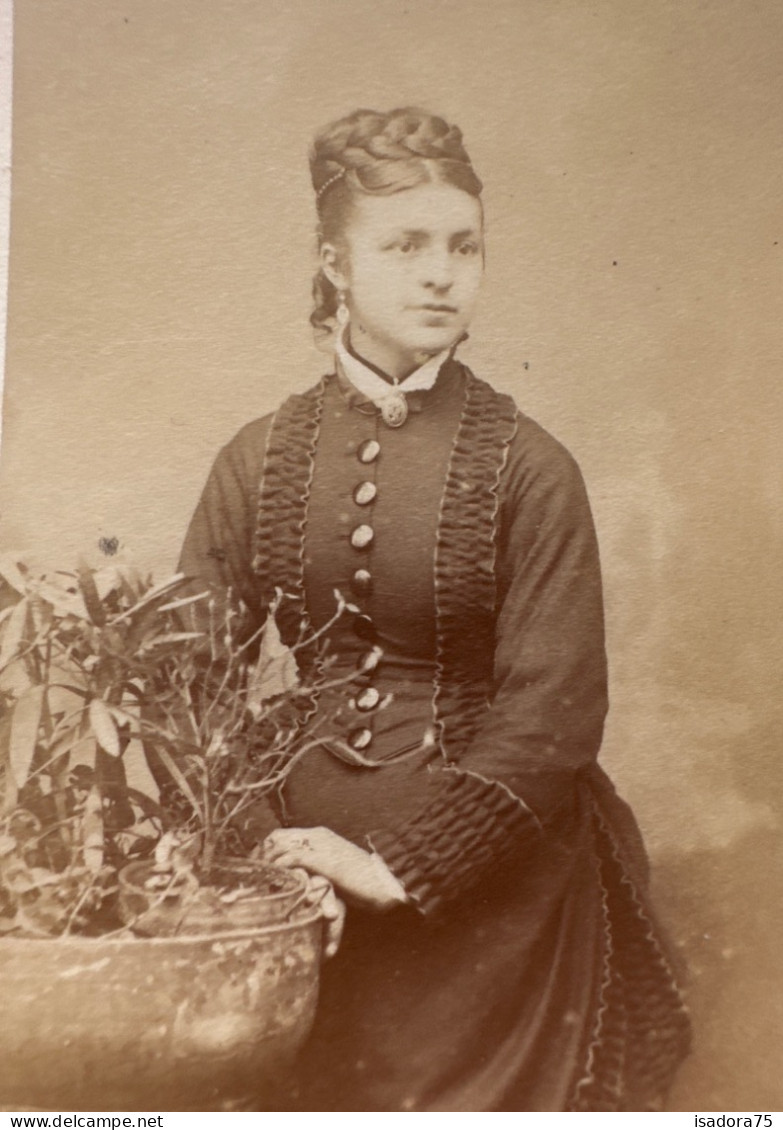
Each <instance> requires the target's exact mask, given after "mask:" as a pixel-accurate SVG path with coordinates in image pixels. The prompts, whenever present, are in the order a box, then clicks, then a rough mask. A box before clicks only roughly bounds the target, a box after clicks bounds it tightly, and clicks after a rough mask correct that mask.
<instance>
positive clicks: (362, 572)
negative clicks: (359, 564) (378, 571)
mask: <svg viewBox="0 0 783 1130" xmlns="http://www.w3.org/2000/svg"><path fill="white" fill-rule="evenodd" d="M351 588H352V589H353V591H354V592H355V593H356V595H357V596H369V595H370V593H371V592H372V573H371V572H370V570H369V569H357V570H356V572H355V573H354V575H353V576H352V577H351Z"/></svg>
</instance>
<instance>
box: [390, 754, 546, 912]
mask: <svg viewBox="0 0 783 1130" xmlns="http://www.w3.org/2000/svg"><path fill="white" fill-rule="evenodd" d="M431 778H432V779H431V780H430V781H428V782H427V788H426V794H427V797H426V800H425V803H424V804H423V806H422V807H421V808H420V809H419V811H418V812H417V813H416V815H414V816H413V817H412V818H411V819H410V820H408V821H407V823H405V824H403V825H402V826H401V827H399V828H393V829H392V828H384V829H382V830H380V831H377V832H374V833H372V834H371V835H370V837H369V840H370V845H371V849H372V851H373V852H377V854H378V855H380V856H381V857H382V858H383V861H384V863H385V864H386V865H387V867H388V868H389V870H390V871H391V872H392V873H393V874H394V875H395V876H396V877H397V878H398V879H399V881H400V882H401V883H402V885H403V887H404V888H405V891H406V892H407V895H408V898H409V900H410V901H411V902H412V903H413V904H414V905H415V906H416V907H417V908H418V909H419V910H420V911H421V912H422V913H423V914H426V915H429V914H432V913H433V912H434V911H437V910H439V909H440V907H441V906H442V905H443V904H444V903H447V902H450V901H452V900H453V899H455V898H458V897H459V896H460V895H461V894H463V893H465V892H467V891H468V890H469V889H470V888H471V887H472V886H474V885H475V884H476V883H477V882H478V881H480V879H481V877H482V875H483V873H484V872H485V870H486V869H487V868H488V867H489V866H490V865H493V864H494V865H496V864H497V863H498V862H500V861H502V860H503V859H504V858H506V857H507V856H509V855H511V854H513V853H514V852H515V851H516V850H518V849H519V847H520V845H521V843H522V842H523V840H524V839H525V838H527V837H529V836H531V835H537V834H538V831H539V829H540V825H539V823H538V820H537V819H536V817H535V816H534V815H533V813H532V812H531V811H530V809H529V808H528V807H527V805H525V803H524V802H523V801H522V800H520V799H519V797H516V796H514V794H513V793H511V792H510V791H509V790H508V789H507V788H505V787H504V786H503V785H501V784H499V783H498V782H497V781H487V780H485V779H484V778H483V777H478V776H475V775H473V774H472V773H467V772H462V771H461V770H458V769H457V770H451V769H449V770H441V771H439V772H436V773H432V774H431Z"/></svg>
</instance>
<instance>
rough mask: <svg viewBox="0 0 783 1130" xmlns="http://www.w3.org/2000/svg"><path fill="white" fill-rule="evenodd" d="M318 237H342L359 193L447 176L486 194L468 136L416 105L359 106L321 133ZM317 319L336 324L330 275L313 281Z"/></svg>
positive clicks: (320, 326) (315, 163)
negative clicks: (387, 109) (468, 148)
mask: <svg viewBox="0 0 783 1130" xmlns="http://www.w3.org/2000/svg"><path fill="white" fill-rule="evenodd" d="M310 176H311V179H312V183H313V188H314V189H315V193H316V209H317V212H318V235H319V239H320V240H321V241H324V240H330V241H333V242H339V240H340V238H341V236H342V234H343V232H344V229H345V224H346V221H347V218H348V214H349V210H350V205H351V199H352V196H353V194H359V193H367V194H370V195H375V196H387V195H390V194H392V193H394V192H401V191H402V190H403V189H406V188H413V187H414V186H415V185H417V184H423V183H426V182H428V181H440V182H442V183H445V184H452V185H454V186H455V187H456V188H460V189H463V190H464V191H465V192H468V193H470V195H471V196H479V195H480V193H481V189H482V184H481V181H480V180H479V178H478V176H477V175H476V173H475V171H474V169H473V166H472V165H471V163H470V158H469V157H468V154H467V151H466V149H465V146H464V145H463V142H462V133H461V131H460V130H459V129H458V127H457V126H455V125H450V124H449V123H448V122H446V121H444V119H443V118H439V117H437V116H436V115H434V114H429V113H427V111H426V110H421V109H418V108H416V107H414V106H407V107H403V108H401V109H398V110H391V111H390V112H389V113H385V114H384V113H379V112H378V111H376V110H356V111H354V113H352V114H349V115H348V116H347V117H345V118H340V119H339V120H338V121H336V122H332V123H331V124H330V125H328V126H326V127H325V128H324V129H323V130H321V131H320V132H319V133H318V134H317V136H316V138H315V141H314V143H313V147H312V149H311V151H310ZM313 301H314V309H313V312H312V314H311V315H310V321H311V323H312V325H313V326H314V328H315V330H316V332H317V334H318V335H319V336H324V335H327V334H330V333H331V331H332V329H333V328H334V316H335V312H336V309H337V292H336V290H335V287H334V286H333V285H332V283H331V282H330V281H329V279H328V278H327V277H326V275H325V274H324V273H323V271H320V270H319V271H318V273H317V274H316V276H315V278H314V280H313Z"/></svg>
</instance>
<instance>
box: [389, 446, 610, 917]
mask: <svg viewBox="0 0 783 1130" xmlns="http://www.w3.org/2000/svg"><path fill="white" fill-rule="evenodd" d="M501 488H502V491H501V509H500V520H499V531H498V545H497V550H498V553H497V566H496V574H497V581H498V596H499V601H498V616H497V621H496V634H495V655H494V695H493V699H492V702H491V705H490V708H489V709H488V710H487V712H486V713H485V715H484V718H483V721H482V723H481V724H480V726H479V728H478V731H477V732H476V733H475V734H474V736H473V738H472V739H471V742H470V744H469V746H468V748H467V750H466V751H465V752H464V753H463V754H462V755H461V756H460V757H459V760H458V761H457V762H456V763H453V764H447V763H446V762H445V761H444V762H442V763H441V764H440V765H439V766H437V767H430V769H429V771H427V772H426V774H425V775H424V777H423V781H422V790H421V796H420V806H419V807H418V808H417V809H416V810H414V811H409V812H407V813H405V814H404V815H403V818H402V820H401V822H400V824H399V825H398V826H396V827H395V828H384V829H381V830H379V831H378V832H376V833H374V834H373V835H372V836H371V837H370V840H371V845H372V847H373V849H374V850H375V851H377V852H378V853H379V854H380V855H381V856H382V857H383V859H384V860H385V862H386V864H387V866H388V867H389V868H390V869H391V870H392V871H393V872H394V874H395V875H396V876H397V878H398V879H399V880H400V881H401V882H402V884H403V885H404V886H405V889H406V891H407V893H408V895H409V897H410V899H411V900H412V901H413V902H414V903H415V904H416V905H417V906H418V908H419V909H420V910H421V911H422V912H424V913H425V914H426V913H430V912H432V911H435V910H437V909H438V908H439V907H440V906H441V905H442V904H444V903H446V902H449V901H451V900H452V899H454V898H457V897H459V896H460V895H461V894H462V893H463V892H465V891H466V890H467V889H469V888H470V887H472V886H473V885H474V884H476V883H477V882H479V881H480V880H481V877H482V875H483V873H484V872H485V869H486V868H488V867H489V866H491V865H493V864H494V865H497V864H498V862H502V860H503V859H504V858H505V857H506V856H507V855H511V854H514V855H518V854H519V853H520V851H524V850H525V849H526V847H529V848H531V849H532V848H533V847H534V845H535V843H536V841H538V840H540V839H541V837H548V836H552V835H554V834H555V833H556V828H557V826H558V824H559V822H560V821H562V820H564V819H567V815H566V814H567V812H568V811H570V810H571V809H572V808H573V806H574V804H575V799H576V782H577V777H578V775H579V773H580V771H581V770H583V769H584V768H585V767H586V766H588V765H590V764H591V763H592V762H593V761H594V760H595V758H596V755H597V752H598V748H599V745H600V741H601V735H602V729H603V721H604V716H605V713H606V705H607V700H606V657H605V649H604V628H603V606H602V597H601V580H600V568H599V561H598V550H597V544H596V538H595V531H594V527H593V521H592V517H591V514H590V507H589V503H588V500H587V495H586V492H585V488H584V483H583V481H582V477H581V474H580V472H579V469H578V467H577V465H576V463H575V462H574V460H573V459H572V458H571V456H570V455H569V454H568V453H567V452H566V451H565V449H564V448H562V447H561V446H560V445H559V444H557V443H556V441H554V440H553V439H552V438H551V437H550V436H548V435H547V434H546V433H545V432H542V431H541V430H540V429H536V430H533V432H532V434H531V433H530V432H529V430H525V429H522V431H521V435H519V436H518V437H517V441H515V443H514V444H513V445H512V448H511V451H510V453H509V460H508V464H507V466H506V469H505V473H504V476H503V480H502V483H501ZM465 646H466V647H469V646H470V642H469V641H468V640H466V641H465Z"/></svg>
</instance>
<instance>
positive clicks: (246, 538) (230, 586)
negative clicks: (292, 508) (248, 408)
mask: <svg viewBox="0 0 783 1130" xmlns="http://www.w3.org/2000/svg"><path fill="white" fill-rule="evenodd" d="M267 432H268V419H266V418H265V419H263V420H257V421H255V422H254V423H252V424H248V425H247V427H245V428H243V429H242V431H240V432H239V433H238V435H237V436H235V438H234V439H233V440H232V441H231V442H230V443H228V444H227V445H226V446H225V447H224V448H223V449H222V450H221V451H220V452H219V454H218V456H217V459H216V460H215V462H214V464H213V466H212V469H211V471H210V474H209V478H208V479H207V482H206V485H205V487H204V490H203V492H202V494H201V498H200V499H199V502H198V505H197V506H196V510H195V512H194V514H193V517H192V519H191V521H190V525H189V527H188V531H187V534H186V536H185V541H184V544H183V547H182V552H181V554H180V559H179V571H180V572H183V573H185V574H186V575H188V576H190V577H192V578H193V579H194V581H195V582H197V583H198V584H200V585H203V584H205V583H206V584H208V585H209V586H210V587H211V588H212V589H213V590H214V591H215V593H216V594H217V595H219V596H221V597H222V596H223V595H224V594H225V593H226V592H227V591H229V590H230V592H231V594H232V599H234V600H242V601H243V603H244V604H245V606H246V607H247V608H248V609H249V611H250V613H251V616H252V617H253V618H254V619H257V617H258V616H259V615H261V609H260V608H259V606H258V585H256V584H255V583H254V574H253V569H252V557H253V536H254V529H255V521H256V508H257V505H258V486H259V482H260V480H261V472H262V467H263V459H264V451H265V447H266V435H267Z"/></svg>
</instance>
